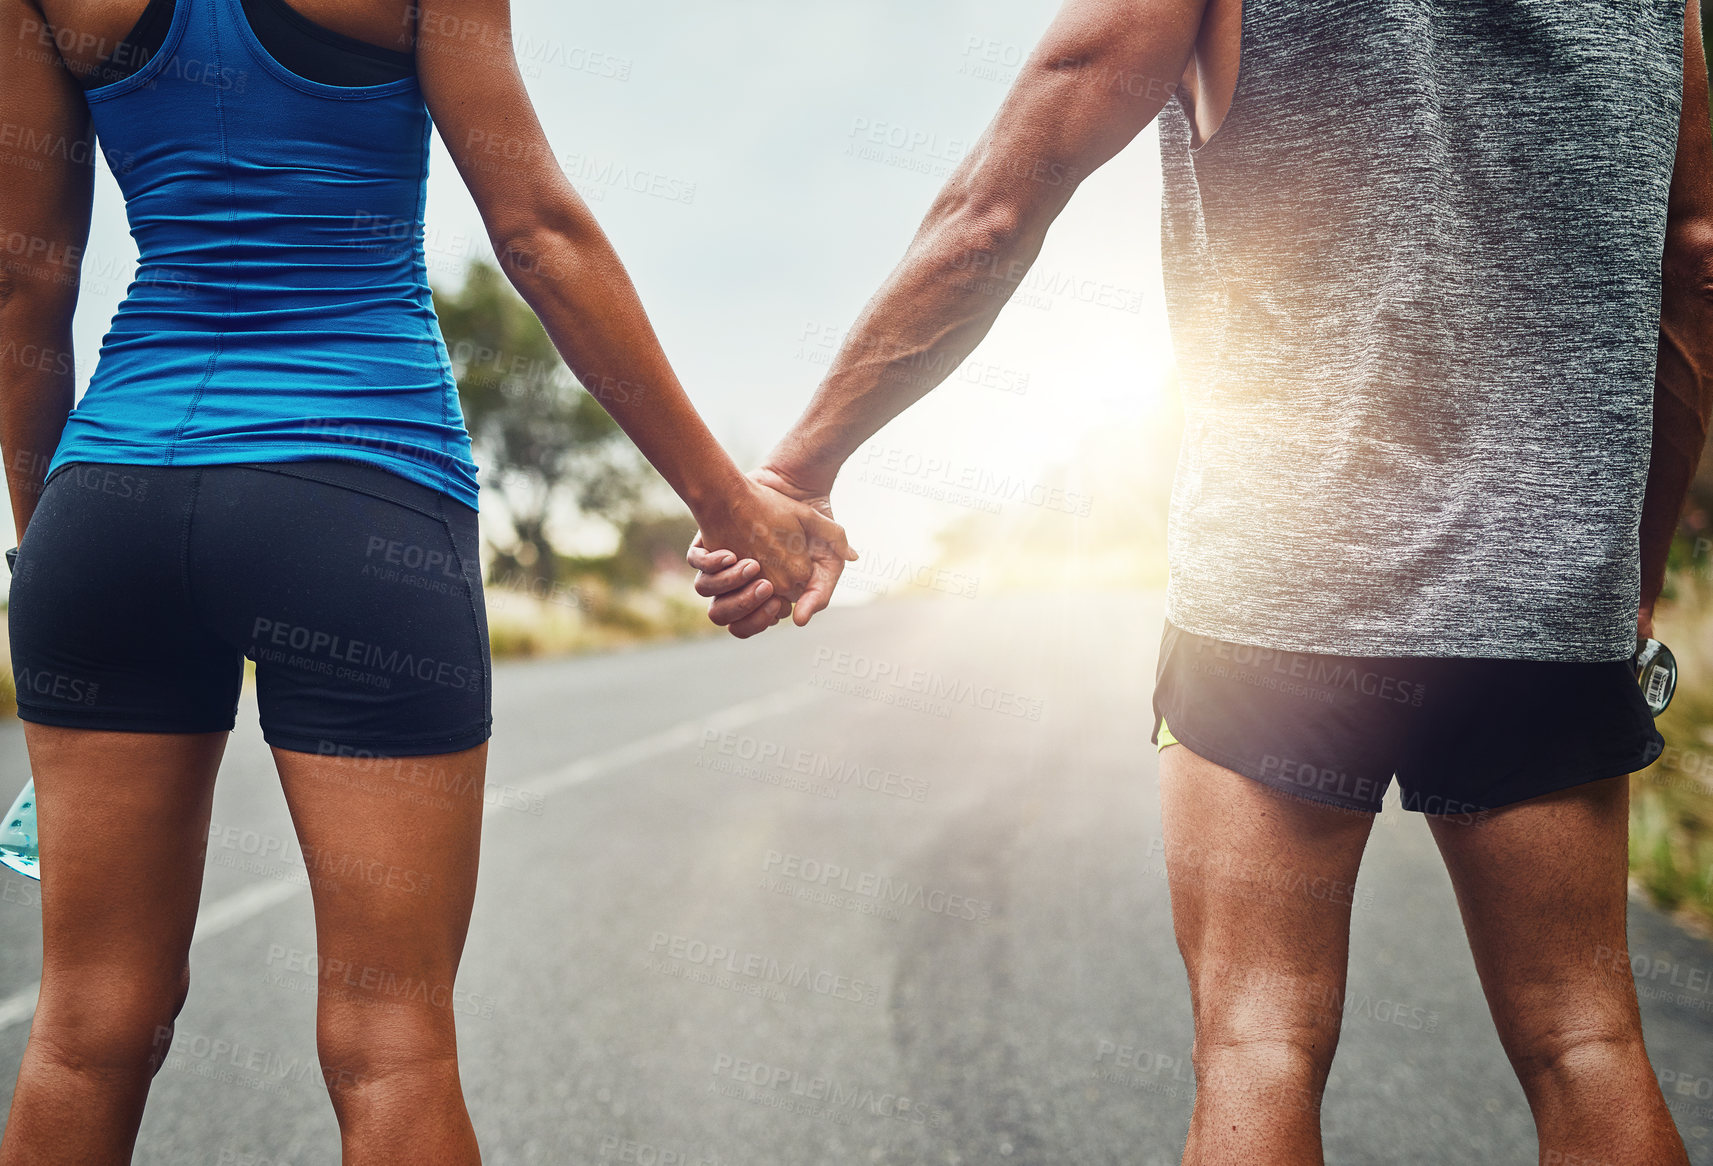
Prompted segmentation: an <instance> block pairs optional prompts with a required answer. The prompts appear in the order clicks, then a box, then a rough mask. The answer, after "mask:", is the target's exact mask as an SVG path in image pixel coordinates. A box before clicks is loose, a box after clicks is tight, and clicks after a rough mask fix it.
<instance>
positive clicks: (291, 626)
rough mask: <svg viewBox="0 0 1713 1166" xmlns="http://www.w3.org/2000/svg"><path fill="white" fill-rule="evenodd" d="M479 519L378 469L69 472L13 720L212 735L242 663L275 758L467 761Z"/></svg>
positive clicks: (51, 530)
mask: <svg viewBox="0 0 1713 1166" xmlns="http://www.w3.org/2000/svg"><path fill="white" fill-rule="evenodd" d="M477 548H478V534H477V525H476V512H475V511H474V510H472V509H470V507H468V506H466V505H464V504H463V503H461V502H458V501H456V500H455V499H452V498H448V497H446V496H445V495H443V494H441V493H440V492H439V491H436V490H432V489H429V488H428V487H426V486H422V485H419V484H417V483H415V482H411V481H407V480H406V479H404V478H401V477H399V476H398V475H396V474H393V473H390V472H388V471H386V470H383V469H380V468H378V467H374V466H368V465H362V464H359V463H356V462H342V461H310V462H288V463H282V464H278V465H227V466H135V465H95V464H88V463H74V464H69V465H65V466H61V467H60V468H59V469H57V470H55V471H54V473H53V474H52V475H51V476H50V477H49V479H48V482H47V486H46V488H45V489H44V491H43V493H42V497H41V501H40V503H39V505H38V506H37V508H36V512H35V515H34V516H33V517H32V518H31V520H30V525H29V528H28V530H27V531H26V532H25V534H24V539H23V542H22V544H21V545H20V546H19V548H18V556H17V565H16V569H15V572H14V574H13V577H12V590H11V599H10V617H11V618H10V624H11V638H12V670H13V674H14V676H15V678H16V681H17V689H18V715H19V716H20V717H21V718H22V719H24V720H26V721H35V722H37V723H39V724H45V725H61V726H65V727H68V728H75V729H107V730H122V731H127V732H143V733H212V732H220V731H226V730H230V729H231V728H232V727H233V724H234V723H235V716H236V712H237V707H238V693H239V689H240V687H241V686H242V683H243V677H244V658H245V657H246V656H248V657H249V658H250V659H252V660H254V661H255V662H256V695H257V700H258V702H259V704H260V706H261V722H262V734H263V736H264V737H265V738H266V739H267V741H268V743H269V744H271V745H274V746H277V747H279V748H281V749H290V750H294V751H297V752H303V753H321V754H342V755H358V756H362V755H368V754H376V755H382V756H420V755H424V754H433V753H453V752H457V751H459V750H462V749H469V748H472V747H474V746H476V745H479V744H481V743H482V742H483V741H485V740H487V739H488V736H489V734H490V727H491V724H492V716H491V708H492V705H491V692H490V689H491V679H492V670H491V668H490V665H489V661H488V625H487V615H486V612H485V610H484V608H483V603H482V579H481V567H480V564H479V560H478V554H477Z"/></svg>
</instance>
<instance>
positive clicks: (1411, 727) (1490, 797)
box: [1153, 621, 1665, 818]
mask: <svg viewBox="0 0 1713 1166" xmlns="http://www.w3.org/2000/svg"><path fill="white" fill-rule="evenodd" d="M1161 718H1164V720H1165V724H1166V727H1167V729H1168V731H1169V732H1170V735H1171V736H1172V737H1175V738H1176V739H1177V740H1178V741H1179V742H1181V743H1182V744H1183V745H1185V746H1186V747H1187V748H1188V749H1189V750H1190V752H1192V753H1195V754H1197V755H1199V756H1201V757H1204V758H1206V759H1207V760H1209V761H1211V762H1213V763H1214V764H1216V765H1221V766H1224V767H1225V768H1227V769H1230V770H1234V771H1235V772H1237V773H1241V774H1243V775H1244V776H1245V777H1249V778H1253V779H1254V780H1255V781H1258V782H1260V783H1262V784H1263V785H1266V786H1268V787H1270V788H1272V789H1276V790H1279V791H1281V792H1283V793H1289V794H1295V795H1297V796H1299V797H1303V798H1308V799H1310V800H1312V801H1317V802H1323V803H1326V804H1328V805H1333V806H1339V807H1342V808H1345V809H1350V810H1358V811H1362V812H1366V813H1373V812H1377V811H1378V810H1379V809H1380V807H1381V800H1382V799H1383V798H1384V797H1385V794H1386V790H1387V788H1388V787H1389V786H1390V785H1391V782H1392V778H1393V777H1394V776H1396V777H1397V779H1398V787H1399V793H1400V795H1401V799H1402V803H1403V807H1404V808H1405V809H1406V810H1415V811H1418V812H1420V813H1424V814H1443V815H1458V816H1468V817H1471V818H1473V817H1477V816H1479V815H1480V814H1482V813H1483V812H1484V811H1487V810H1493V809H1497V808H1499V807H1500V806H1506V805H1509V804H1511V803H1512V802H1519V801H1522V800H1523V799H1524V798H1532V797H1538V796H1540V795H1541V794H1546V793H1552V792H1553V791H1555V790H1560V789H1565V788H1567V787H1569V786H1574V785H1581V784H1582V783H1584V782H1589V781H1598V780H1600V779H1601V778H1606V777H1616V776H1619V775H1621V774H1626V773H1633V772H1635V771H1636V770H1638V769H1644V768H1646V767H1647V766H1648V765H1650V764H1652V763H1653V761H1654V759H1655V758H1657V757H1658V756H1659V755H1660V753H1661V751H1662V750H1663V749H1664V748H1665V741H1664V739H1663V738H1661V737H1660V735H1659V731H1658V730H1656V729H1655V728H1654V723H1653V717H1652V715H1651V714H1650V713H1649V711H1648V706H1647V703H1646V702H1645V701H1644V700H1643V699H1642V692H1641V687H1640V686H1639V685H1638V684H1637V683H1636V677H1635V674H1634V673H1633V672H1632V671H1631V670H1630V664H1629V661H1627V660H1610V661H1605V662H1603V663H1589V664H1583V663H1562V662H1553V661H1537V660H1497V659H1480V658H1467V659H1465V658H1446V657H1412V656H1378V657H1375V656H1335V655H1322V654H1319V653H1313V652H1286V651H1277V650H1274V649H1271V648H1259V647H1254V646H1251V645H1247V644H1234V643H1230V642H1228V641H1225V640H1216V639H1210V638H1208V637H1206V636H1198V635H1195V634H1193V633H1190V632H1186V631H1183V630H1181V629H1179V628H1176V627H1174V626H1172V624H1171V623H1170V621H1168V622H1167V623H1166V629H1165V633H1164V635H1163V636H1162V637H1161V640H1160V663H1159V668H1158V672H1157V675H1156V681H1155V686H1154V726H1155V733H1154V737H1153V740H1154V741H1155V742H1156V743H1158V742H1159V739H1160V737H1159V730H1160V722H1161Z"/></svg>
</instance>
